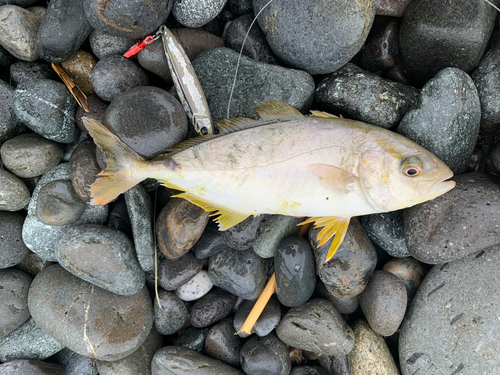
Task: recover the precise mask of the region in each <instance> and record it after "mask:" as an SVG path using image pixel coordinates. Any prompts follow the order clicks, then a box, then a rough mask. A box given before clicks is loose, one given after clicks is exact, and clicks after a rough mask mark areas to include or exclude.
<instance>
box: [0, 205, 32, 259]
mask: <svg viewBox="0 0 500 375" xmlns="http://www.w3.org/2000/svg"><path fill="white" fill-rule="evenodd" d="M24 218H25V216H24V215H23V214H22V213H20V212H2V211H0V268H9V267H13V266H15V265H16V264H18V263H20V262H21V261H22V260H23V259H24V258H25V257H26V256H27V255H28V252H29V249H28V248H27V247H26V245H25V244H24V242H23V239H22V230H23V223H24Z"/></svg>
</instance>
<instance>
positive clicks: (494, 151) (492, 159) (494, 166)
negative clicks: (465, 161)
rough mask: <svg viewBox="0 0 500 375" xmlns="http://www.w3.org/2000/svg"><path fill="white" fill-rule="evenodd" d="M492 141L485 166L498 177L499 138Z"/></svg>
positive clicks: (499, 161) (499, 164) (499, 165)
mask: <svg viewBox="0 0 500 375" xmlns="http://www.w3.org/2000/svg"><path fill="white" fill-rule="evenodd" d="M496 138H497V140H496V141H492V142H491V145H490V148H489V150H488V155H487V159H486V165H487V166H488V167H489V168H490V169H491V170H492V171H493V172H494V173H495V174H496V175H498V176H500V137H496Z"/></svg>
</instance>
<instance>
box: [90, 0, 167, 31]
mask: <svg viewBox="0 0 500 375" xmlns="http://www.w3.org/2000/svg"><path fill="white" fill-rule="evenodd" d="M83 9H84V10H85V16H86V17H87V21H88V22H89V23H90V25H91V26H92V27H93V28H94V29H96V30H99V31H102V32H105V33H108V34H111V35H116V36H122V37H127V38H141V37H144V36H146V35H148V34H150V33H153V32H155V31H156V29H158V27H159V26H160V25H161V24H162V23H163V22H165V20H166V19H167V17H168V15H169V13H170V10H171V9H172V0H160V1H150V0H138V1H133V2H130V1H127V0H118V1H112V2H108V1H107V0H84V1H83Z"/></svg>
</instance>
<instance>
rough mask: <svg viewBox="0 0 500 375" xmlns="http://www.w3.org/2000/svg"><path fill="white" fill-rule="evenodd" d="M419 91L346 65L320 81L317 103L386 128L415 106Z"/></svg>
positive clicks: (394, 124)
mask: <svg viewBox="0 0 500 375" xmlns="http://www.w3.org/2000/svg"><path fill="white" fill-rule="evenodd" d="M417 97H418V90H417V89H416V88H414V87H412V86H408V85H404V84H402V83H398V82H393V81H389V80H387V79H384V78H381V77H379V76H376V75H374V74H372V73H369V72H367V71H365V70H363V69H361V68H359V67H357V66H356V65H354V64H351V63H348V64H346V65H345V66H343V67H342V68H341V69H339V70H337V71H336V72H335V73H332V74H331V75H329V76H328V77H327V78H325V79H324V80H322V81H321V82H320V83H319V84H318V87H317V88H316V100H317V101H318V102H319V103H321V104H322V105H324V106H325V107H326V108H327V109H328V110H330V111H332V112H338V111H342V112H345V113H347V114H349V115H351V116H353V118H354V119H356V120H360V121H364V122H367V123H370V124H373V125H378V126H381V127H383V128H386V129H389V128H393V127H394V126H396V125H397V124H398V123H399V121H400V120H401V118H402V117H403V116H404V114H405V113H406V112H407V111H408V110H409V109H410V108H412V107H413V106H414V104H415V102H416V99H417Z"/></svg>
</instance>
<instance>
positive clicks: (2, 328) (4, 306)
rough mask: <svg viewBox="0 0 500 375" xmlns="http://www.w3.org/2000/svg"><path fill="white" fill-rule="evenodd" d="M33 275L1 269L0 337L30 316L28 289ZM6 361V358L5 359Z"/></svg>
mask: <svg viewBox="0 0 500 375" xmlns="http://www.w3.org/2000/svg"><path fill="white" fill-rule="evenodd" d="M30 284H31V277H29V276H28V275H26V274H25V273H24V272H21V271H19V270H15V269H6V270H3V269H2V270H0V297H1V298H0V301H2V302H1V303H0V315H1V316H2V321H1V322H0V339H1V338H3V337H5V336H6V335H8V334H9V333H11V332H12V331H14V330H15V329H16V328H17V327H19V326H20V325H21V324H23V323H24V322H25V321H26V320H27V319H28V318H29V317H30V312H29V311H28V289H29V286H30ZM3 361H5V360H3Z"/></svg>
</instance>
